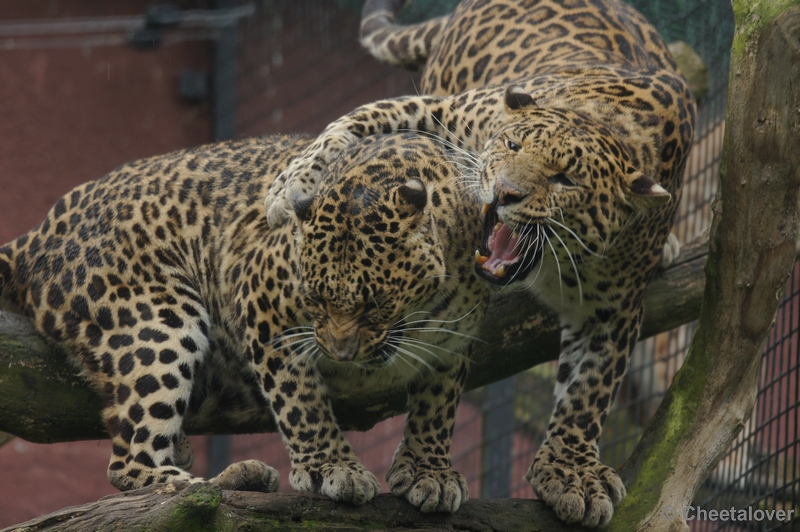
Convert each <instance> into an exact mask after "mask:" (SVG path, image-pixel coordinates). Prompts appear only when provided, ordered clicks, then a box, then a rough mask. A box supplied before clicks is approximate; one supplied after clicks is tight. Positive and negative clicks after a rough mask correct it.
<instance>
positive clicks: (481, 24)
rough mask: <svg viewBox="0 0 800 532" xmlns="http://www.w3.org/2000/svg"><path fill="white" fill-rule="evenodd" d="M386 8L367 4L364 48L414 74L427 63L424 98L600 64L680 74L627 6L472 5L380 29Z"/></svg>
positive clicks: (509, 1) (506, 1)
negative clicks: (408, 69) (423, 20)
mask: <svg viewBox="0 0 800 532" xmlns="http://www.w3.org/2000/svg"><path fill="white" fill-rule="evenodd" d="M381 9H383V10H384V11H381ZM385 9H386V6H383V5H381V2H375V1H373V2H369V3H368V4H367V6H366V7H365V12H364V17H363V20H364V26H363V27H362V42H364V44H365V45H366V46H367V48H368V49H369V50H370V51H371V52H372V53H373V54H374V55H375V56H376V57H378V58H380V59H382V60H385V61H390V62H393V63H394V64H397V65H399V66H406V67H408V68H410V69H412V70H413V69H420V67H421V66H422V65H423V64H424V69H423V70H422V75H421V80H420V87H419V88H420V92H421V93H423V94H432V95H447V94H456V93H459V92H463V91H465V90H469V89H473V88H477V87H484V86H487V85H501V84H505V83H508V82H513V81H517V80H521V79H524V78H527V77H530V76H537V75H541V74H547V73H556V72H562V71H565V70H571V69H582V68H590V67H593V66H598V65H604V66H609V65H613V66H618V67H621V68H625V69H627V70H630V71H639V72H648V71H656V70H660V71H669V72H672V73H676V72H677V67H676V64H675V61H674V59H673V58H672V56H671V54H670V53H669V51H668V49H667V47H666V45H665V43H664V41H663V40H662V39H661V36H660V35H659V34H658V32H657V31H656V30H655V28H653V26H652V25H651V24H650V23H649V22H648V21H647V20H646V19H645V18H644V17H643V16H642V15H641V14H640V13H639V12H638V11H636V10H635V9H633V8H632V7H630V6H629V5H628V4H626V3H624V2H622V1H621V0H606V1H604V2H588V1H585V0H571V1H570V0H564V1H556V0H544V1H541V0H533V1H531V0H492V1H491V2H488V1H486V0H464V1H462V2H461V3H460V4H459V5H458V6H457V7H456V9H455V11H454V12H453V13H452V15H450V17H442V18H438V19H433V20H431V21H428V22H427V23H421V24H418V25H415V26H410V27H404V26H396V25H391V24H390V23H389V21H386V20H382V22H383V23H382V24H380V23H378V20H379V17H378V16H379V15H383V16H384V17H385V16H386V14H385ZM370 11H373V12H374V13H370ZM412 52H413V54H412V55H413V57H414V59H413V60H411V59H409V58H408V56H409V54H411V53H412ZM401 58H403V59H401Z"/></svg>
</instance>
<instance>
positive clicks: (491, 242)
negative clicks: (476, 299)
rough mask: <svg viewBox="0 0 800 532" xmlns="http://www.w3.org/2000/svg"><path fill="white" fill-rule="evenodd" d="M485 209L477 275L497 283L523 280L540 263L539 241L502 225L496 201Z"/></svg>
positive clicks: (476, 256)
mask: <svg viewBox="0 0 800 532" xmlns="http://www.w3.org/2000/svg"><path fill="white" fill-rule="evenodd" d="M483 210H484V222H483V223H484V225H483V227H484V229H483V231H484V232H483V243H482V244H481V247H480V248H479V249H478V250H477V251H476V252H475V272H476V273H477V274H478V275H480V276H481V277H483V278H484V279H486V280H487V281H489V282H492V283H494V284H500V285H507V284H510V283H512V282H513V281H521V280H522V279H524V278H525V277H526V276H527V275H528V273H529V272H530V271H531V270H532V269H533V267H534V266H536V264H538V263H539V260H541V258H542V246H541V243H540V242H538V239H535V240H536V241H529V240H530V238H528V237H526V236H525V235H523V234H520V233H518V232H516V231H512V230H511V228H510V227H509V226H507V225H506V224H505V223H503V221H502V220H501V219H500V216H499V215H498V214H497V200H496V199H495V201H494V202H492V204H491V205H489V204H486V205H484V207H483ZM528 233H530V231H528ZM531 234H532V233H531Z"/></svg>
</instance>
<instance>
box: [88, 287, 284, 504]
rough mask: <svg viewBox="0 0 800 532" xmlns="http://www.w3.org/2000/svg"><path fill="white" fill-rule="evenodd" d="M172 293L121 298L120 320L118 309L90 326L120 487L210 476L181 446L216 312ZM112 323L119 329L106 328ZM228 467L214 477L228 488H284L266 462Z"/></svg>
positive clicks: (111, 473) (113, 471)
mask: <svg viewBox="0 0 800 532" xmlns="http://www.w3.org/2000/svg"><path fill="white" fill-rule="evenodd" d="M173 299H174V298H173ZM167 301H168V298H144V297H143V298H141V299H140V300H136V298H134V299H133V301H132V302H131V303H130V305H129V306H125V307H123V306H121V305H118V308H117V319H118V323H117V324H116V327H114V325H115V324H113V323H111V322H110V321H109V320H112V321H113V319H114V316H111V317H110V318H109V317H106V318H104V319H103V320H99V323H100V327H98V326H97V325H94V324H92V325H89V326H87V327H86V331H87V333H86V334H87V336H89V337H90V338H97V339H98V341H95V342H91V341H90V343H95V344H99V345H95V346H93V349H92V350H91V352H88V350H87V351H85V352H84V353H83V355H84V360H85V361H86V360H95V361H98V363H97V369H98V371H96V372H95V373H94V374H93V375H92V378H93V380H94V381H95V382H97V383H99V384H100V387H101V390H102V393H103V398H104V404H105V408H104V411H103V416H104V419H105V421H106V426H107V427H108V430H109V434H110V435H111V440H112V457H111V460H110V463H109V467H108V479H109V481H110V482H111V484H113V485H114V486H115V487H117V488H118V489H120V490H129V489H134V488H139V487H143V486H147V485H150V484H153V483H157V482H168V481H173V480H187V481H190V482H197V481H200V480H202V479H197V478H195V477H193V476H192V475H191V474H190V473H188V472H186V471H184V470H182V469H181V466H185V465H187V461H188V460H190V455H187V453H186V452H185V450H180V449H178V448H177V446H178V445H179V444H180V443H181V442H182V441H185V437H184V436H183V432H182V429H181V424H182V420H183V416H184V414H185V412H186V409H187V406H188V404H189V399H190V395H191V391H192V386H193V384H194V379H195V376H196V375H195V374H196V372H197V370H198V367H199V365H200V363H201V361H202V358H203V356H204V355H205V353H206V352H207V349H208V331H209V327H210V320H209V319H208V316H207V314H206V313H205V311H204V309H202V308H199V307H198V306H196V305H197V303H196V302H194V301H178V302H177V303H175V304H169V303H168V302H167ZM107 326H112V327H111V329H110V330H111V332H110V333H109V334H108V335H107V336H104V335H103V333H102V332H101V329H102V328H108V327H107ZM88 367H89V368H91V367H92V365H91V364H89V366H88ZM179 462H181V464H180V465H179ZM259 464H260V463H259ZM224 473H225V472H223V474H221V475H220V477H218V479H212V482H216V483H218V484H219V485H221V486H222V487H223V488H226V489H239V488H242V487H248V488H250V489H259V488H260V490H268V489H270V488H272V489H273V490H274V489H275V488H277V484H276V480H277V472H275V470H274V469H272V468H269V467H268V466H266V465H264V464H261V465H260V466H258V465H256V466H251V467H249V475H248V476H247V477H242V476H241V475H238V476H231V475H228V476H223V475H224Z"/></svg>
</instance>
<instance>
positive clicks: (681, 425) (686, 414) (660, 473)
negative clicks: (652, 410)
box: [607, 316, 709, 532]
mask: <svg viewBox="0 0 800 532" xmlns="http://www.w3.org/2000/svg"><path fill="white" fill-rule="evenodd" d="M705 345H706V339H705V335H704V328H703V317H702V316H701V320H700V323H699V324H698V327H697V330H696V331H695V337H694V339H693V340H692V348H691V350H690V352H689V355H688V356H687V357H686V361H685V362H684V365H683V367H682V368H681V369H680V371H679V372H678V373H677V374H676V375H675V380H674V382H673V384H672V386H671V387H670V393H669V395H668V396H667V397H666V398H665V403H664V404H662V408H664V407H666V408H667V409H668V410H667V415H666V416H664V418H663V420H662V421H663V422H662V423H661V424H660V425H659V426H658V427H657V428H655V430H654V432H651V433H649V434H646V435H645V437H648V438H649V439H650V441H651V442H652V447H651V448H650V449H649V452H648V454H647V455H646V456H643V457H642V462H641V463H640V464H639V466H638V470H637V471H636V472H635V478H634V479H633V483H632V484H631V485H629V486H628V496H627V497H626V498H625V500H624V501H622V502H621V503H620V505H619V506H618V507H617V508H616V510H615V512H614V519H613V520H612V521H611V524H610V525H609V527H608V529H607V530H608V531H609V532H613V531H628V530H635V529H636V525H637V524H638V523H639V522H641V520H642V519H643V518H644V517H645V516H646V515H647V514H648V513H649V512H650V511H652V509H653V508H655V506H656V504H657V503H658V500H659V498H660V496H661V489H660V487H661V486H663V484H664V481H665V480H666V479H667V478H669V476H670V475H671V474H672V471H673V469H674V467H675V466H674V464H675V462H676V460H678V459H680V457H679V456H676V454H675V453H676V450H677V449H676V448H675V442H677V441H680V440H682V439H684V438H685V436H686V434H687V433H688V432H689V431H690V430H691V427H692V424H693V423H694V421H695V419H696V417H697V414H698V413H697V410H698V408H699V405H700V399H701V397H702V394H703V390H704V388H705V387H706V379H707V378H708V375H709V371H708V368H707V367H706V365H707V363H708V362H707V357H705V356H704V352H705ZM634 467H635V466H634Z"/></svg>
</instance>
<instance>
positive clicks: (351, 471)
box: [289, 461, 381, 505]
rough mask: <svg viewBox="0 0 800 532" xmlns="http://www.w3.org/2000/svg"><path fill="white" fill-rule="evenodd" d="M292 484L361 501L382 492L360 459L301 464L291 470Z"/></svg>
mask: <svg viewBox="0 0 800 532" xmlns="http://www.w3.org/2000/svg"><path fill="white" fill-rule="evenodd" d="M289 484H291V485H292V487H293V488H294V489H295V490H296V491H310V492H312V493H321V494H322V495H326V496H328V497H330V498H331V499H333V500H334V501H340V502H351V503H353V504H356V505H361V504H364V503H366V502H369V501H371V500H372V499H373V498H374V497H375V495H377V494H378V493H380V492H381V483H380V482H378V479H377V478H375V475H373V474H372V473H370V472H369V471H367V470H366V469H364V466H362V465H361V464H360V463H359V462H354V461H348V462H339V463H336V464H321V465H318V466H312V465H309V464H299V465H296V466H294V467H293V468H292V472H291V473H290V474H289Z"/></svg>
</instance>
